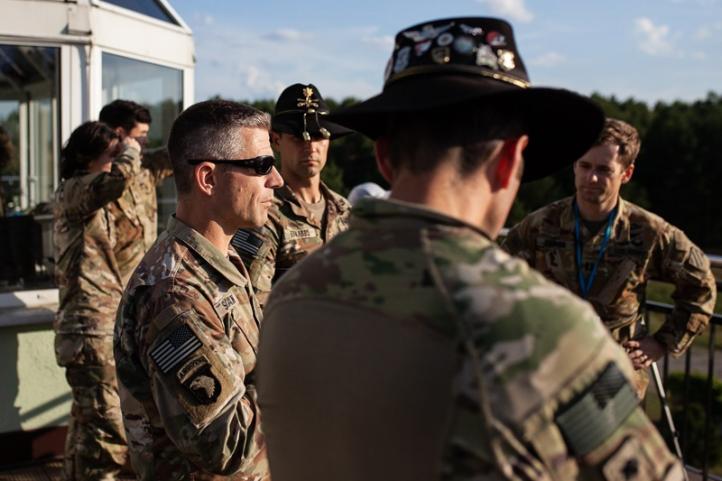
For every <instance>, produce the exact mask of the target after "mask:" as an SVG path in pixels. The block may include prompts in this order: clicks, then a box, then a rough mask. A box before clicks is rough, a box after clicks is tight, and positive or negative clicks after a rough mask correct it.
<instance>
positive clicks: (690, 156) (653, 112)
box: [252, 93, 722, 254]
mask: <svg viewBox="0 0 722 481" xmlns="http://www.w3.org/2000/svg"><path fill="white" fill-rule="evenodd" d="M592 98H593V99H594V100H595V101H596V102H597V103H598V104H599V105H600V106H601V107H602V109H603V110H604V112H605V113H606V115H608V116H610V117H615V118H619V119H621V120H624V121H626V122H629V123H630V124H632V125H634V126H635V127H636V128H637V129H638V130H639V134H640V137H641V139H642V147H641V150H640V153H639V157H638V158H637V166H636V169H635V172H634V176H633V178H632V181H631V182H630V183H629V184H627V185H626V186H625V187H624V188H623V189H622V196H623V197H624V198H625V199H627V200H629V201H631V202H634V203H636V204H638V205H640V206H642V207H644V208H646V209H649V210H651V211H653V212H655V213H656V214H658V215H660V216H662V217H664V218H665V219H666V220H667V221H669V222H671V223H672V224H674V225H676V226H678V227H680V228H681V229H683V230H684V231H685V232H686V233H687V235H688V236H689V237H690V238H691V239H692V240H693V241H694V242H695V243H697V244H698V245H700V246H701V247H702V248H703V249H704V250H705V251H706V252H708V253H713V254H722V213H720V212H719V210H718V208H719V207H720V199H722V195H720V192H721V191H722V159H721V158H720V157H721V155H722V154H721V153H722V97H720V96H719V95H717V94H714V93H709V94H708V95H707V97H706V98H705V99H702V100H697V101H694V102H682V101H676V102H673V103H664V102H659V103H657V104H655V105H654V106H650V105H648V104H646V103H644V102H641V101H637V100H634V99H631V98H630V99H627V100H619V99H617V98H616V97H614V96H611V97H605V96H602V95H599V94H594V95H592ZM326 100H327V102H328V103H329V106H330V108H331V110H332V111H333V110H335V109H337V108H341V107H345V106H348V105H352V104H353V103H355V102H357V101H358V100H357V99H353V98H347V99H344V100H343V101H341V102H337V101H334V100H333V99H326ZM252 105H254V106H256V107H258V108H260V109H262V110H265V111H266V112H271V113H272V112H273V106H274V101H273V100H262V101H256V102H252ZM322 175H323V180H324V181H325V182H326V183H327V184H328V185H329V186H330V187H331V188H332V189H334V190H336V191H338V192H340V193H342V194H344V195H345V194H347V193H348V191H349V190H350V189H351V188H353V187H354V186H355V185H358V184H360V183H362V182H369V181H371V182H376V183H378V184H379V185H381V186H383V187H387V185H386V183H385V182H384V180H383V179H382V178H381V176H380V174H379V173H378V171H377V169H376V164H375V160H374V153H373V142H371V141H370V140H369V139H367V138H366V137H364V136H362V135H359V134H352V135H348V136H346V137H343V138H341V139H338V140H336V141H334V142H332V143H331V147H330V149H329V158H328V163H327V166H326V168H325V169H324V171H323V174H322ZM573 192H574V181H573V174H572V169H571V166H570V167H569V168H567V169H565V170H564V171H561V172H559V173H558V174H556V175H554V176H550V177H547V178H545V179H541V180H538V181H536V182H532V183H529V184H526V185H523V186H522V188H521V190H520V192H519V196H518V198H517V201H516V203H515V204H514V207H513V209H512V212H511V215H510V216H509V221H508V225H510V226H511V225H513V224H514V223H516V222H518V221H519V220H521V219H522V218H523V217H524V216H525V215H526V214H528V213H530V212H533V211H534V210H536V209H538V208H540V207H542V206H544V205H546V204H548V203H550V202H552V201H554V200H556V199H559V198H561V197H564V196H568V195H571V194H572V193H573Z"/></svg>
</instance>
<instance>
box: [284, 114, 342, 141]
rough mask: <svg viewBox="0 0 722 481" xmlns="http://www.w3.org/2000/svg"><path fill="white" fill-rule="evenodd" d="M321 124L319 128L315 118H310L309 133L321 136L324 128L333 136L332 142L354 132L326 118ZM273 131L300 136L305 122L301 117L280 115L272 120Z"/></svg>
mask: <svg viewBox="0 0 722 481" xmlns="http://www.w3.org/2000/svg"><path fill="white" fill-rule="evenodd" d="M320 124H321V125H320V126H319V124H318V123H317V122H316V120H315V118H314V117H312V116H308V118H307V121H306V129H307V132H308V133H310V134H311V135H320V127H323V128H325V129H326V130H328V131H329V133H330V134H331V140H334V139H338V138H339V137H343V136H344V135H348V134H352V133H353V132H354V131H353V130H350V129H347V128H346V127H343V126H341V125H339V124H337V123H334V122H330V121H328V120H327V117H326V116H324V117H321V118H320ZM271 129H272V130H273V131H275V132H285V133H288V134H292V135H296V136H300V135H301V134H302V133H303V120H302V119H301V116H300V115H279V116H278V117H274V118H273V119H272V120H271Z"/></svg>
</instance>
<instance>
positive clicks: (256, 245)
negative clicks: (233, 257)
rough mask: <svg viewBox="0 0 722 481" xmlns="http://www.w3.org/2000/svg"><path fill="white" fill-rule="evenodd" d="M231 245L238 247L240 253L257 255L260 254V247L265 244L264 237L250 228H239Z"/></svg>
mask: <svg viewBox="0 0 722 481" xmlns="http://www.w3.org/2000/svg"><path fill="white" fill-rule="evenodd" d="M231 245H232V246H233V247H235V248H236V250H237V251H238V253H239V254H250V255H252V256H255V255H256V254H258V249H260V248H261V246H262V245H263V239H261V238H260V237H258V236H257V235H255V234H254V233H253V232H251V231H249V230H245V229H239V230H238V232H236V235H234V236H233V239H231Z"/></svg>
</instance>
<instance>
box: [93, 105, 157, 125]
mask: <svg viewBox="0 0 722 481" xmlns="http://www.w3.org/2000/svg"><path fill="white" fill-rule="evenodd" d="M98 120H100V121H101V122H105V123H106V124H108V125H109V126H110V127H111V128H113V129H114V128H116V127H122V128H123V130H125V131H126V132H130V131H131V130H133V127H135V124H150V123H151V117H150V111H149V110H148V109H147V108H145V107H143V106H142V105H140V104H137V103H135V102H133V101H131V100H122V99H118V100H113V101H112V102H110V103H109V104H108V105H106V106H105V107H103V108H102V109H101V110H100V115H99V116H98Z"/></svg>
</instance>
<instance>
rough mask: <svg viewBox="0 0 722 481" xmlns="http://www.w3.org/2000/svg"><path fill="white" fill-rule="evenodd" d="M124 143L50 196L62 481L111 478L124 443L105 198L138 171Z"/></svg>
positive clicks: (111, 236) (117, 284)
mask: <svg viewBox="0 0 722 481" xmlns="http://www.w3.org/2000/svg"><path fill="white" fill-rule="evenodd" d="M139 154H140V153H139V152H138V150H136V149H134V148H127V149H126V150H125V151H124V152H123V154H122V155H121V156H120V157H119V158H118V159H116V161H115V162H114V163H113V165H112V170H111V171H110V172H101V173H94V174H85V175H79V176H77V177H72V178H70V179H67V180H64V181H63V182H62V183H61V184H60V186H59V187H58V190H57V191H56V193H55V203H54V209H55V211H54V216H55V219H54V225H53V229H54V235H53V242H54V243H55V259H56V262H57V264H56V268H55V273H56V282H57V285H58V287H59V289H60V306H59V309H58V314H57V317H56V319H55V323H54V329H55V333H56V336H55V355H56V359H57V361H58V364H59V365H60V366H63V367H65V368H66V377H67V379H68V383H69V384H70V387H71V390H72V394H73V405H72V411H71V418H70V424H69V426H68V436H67V441H66V449H65V474H66V479H69V480H72V479H114V477H115V475H116V474H117V473H118V472H119V471H120V468H121V467H122V466H123V464H124V463H125V460H126V458H127V447H126V441H125V432H124V430H123V424H122V420H121V414H120V400H119V399H118V388H117V382H116V378H115V363H114V360H113V350H112V343H113V338H112V335H113V325H114V323H115V313H116V310H117V308H118V302H119V301H120V297H121V293H122V284H121V275H120V270H119V268H118V263H117V261H116V258H115V253H114V248H115V230H114V223H113V221H112V216H111V214H110V212H109V210H108V209H107V206H108V205H109V203H111V202H112V201H113V200H115V199H117V198H118V197H120V195H121V194H122V192H123V190H124V189H125V187H126V185H127V183H128V182H129V181H130V179H131V178H132V176H133V175H136V174H137V173H138V172H139V170H140V157H139Z"/></svg>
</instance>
